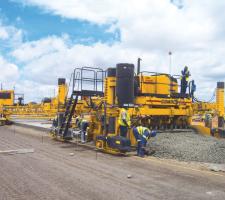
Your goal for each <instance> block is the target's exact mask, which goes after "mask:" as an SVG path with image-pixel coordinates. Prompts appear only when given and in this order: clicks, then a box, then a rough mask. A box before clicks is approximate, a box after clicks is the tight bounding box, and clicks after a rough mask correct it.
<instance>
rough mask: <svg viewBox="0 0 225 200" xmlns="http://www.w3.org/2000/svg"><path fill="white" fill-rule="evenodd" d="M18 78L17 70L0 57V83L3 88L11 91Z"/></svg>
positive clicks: (13, 65)
mask: <svg viewBox="0 0 225 200" xmlns="http://www.w3.org/2000/svg"><path fill="white" fill-rule="evenodd" d="M18 78H19V68H18V67H17V66H16V65H15V64H13V63H10V62H8V61H7V60H5V59H4V58H3V57H2V56H0V82H1V83H2V84H3V86H4V88H6V89H12V88H13V87H14V85H15V84H16V82H17V80H18Z"/></svg>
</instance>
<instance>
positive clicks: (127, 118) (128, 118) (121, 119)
mask: <svg viewBox="0 0 225 200" xmlns="http://www.w3.org/2000/svg"><path fill="white" fill-rule="evenodd" d="M124 113H125V115H126V119H125V120H126V122H127V124H128V126H130V115H129V113H128V112H127V110H126V109H124V108H122V109H121V110H120V115H119V119H118V123H119V125H120V126H126V124H125V123H124V122H123V116H122V115H123V114H124Z"/></svg>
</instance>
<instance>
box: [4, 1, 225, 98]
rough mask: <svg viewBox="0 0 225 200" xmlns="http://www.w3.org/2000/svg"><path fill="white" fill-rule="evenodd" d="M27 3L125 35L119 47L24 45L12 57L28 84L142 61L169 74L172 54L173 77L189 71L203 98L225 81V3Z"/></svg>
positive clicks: (57, 40) (54, 40)
mask: <svg viewBox="0 0 225 200" xmlns="http://www.w3.org/2000/svg"><path fill="white" fill-rule="evenodd" d="M22 2H23V3H24V4H25V5H34V6H39V7H40V8H41V9H43V10H44V11H45V12H48V13H51V14H54V15H59V16H61V17H63V18H71V19H80V20H87V21H89V22H91V23H97V24H105V23H108V24H112V26H111V28H109V29H108V30H107V31H111V32H113V31H115V30H117V29H119V30H120V33H121V38H120V41H119V42H117V43H115V44H113V45H107V44H101V43H96V44H93V45H91V46H85V45H74V44H71V43H70V41H69V38H68V37H55V36H51V37H47V38H43V39H41V40H37V41H33V42H26V43H23V44H22V45H20V46H19V47H17V48H16V49H15V50H14V51H13V52H12V55H13V56H14V57H15V58H16V59H17V61H19V62H22V63H24V68H23V71H22V73H23V75H24V77H25V78H26V79H27V80H29V81H33V82H36V83H39V84H46V85H53V84H55V83H56V78H57V77H61V76H67V77H68V76H69V74H70V73H71V72H72V70H73V68H74V67H76V66H82V65H88V66H100V67H101V66H106V67H108V66H110V67H111V66H115V64H116V63H118V62H130V63H136V59H137V57H139V56H140V57H142V60H143V61H142V66H143V69H145V70H149V71H159V72H169V69H168V68H169V67H168V65H169V58H168V51H170V50H171V51H172V52H173V58H172V61H173V62H172V63H173V73H176V74H177V73H180V71H181V68H183V67H184V65H188V66H189V67H190V69H191V73H192V77H193V78H194V79H195V80H196V82H197V88H198V94H199V96H200V97H207V96H210V95H211V94H209V93H210V91H211V92H212V91H213V89H214V86H216V81H218V80H220V81H224V80H225V75H223V74H224V65H225V61H224V59H223V57H224V54H225V49H224V48H223V46H224V44H225V37H224V31H225V29H224V22H225V14H224V12H223V10H222V9H223V8H224V4H225V3H224V1H222V0H221V1H216V2H215V1H213V0H204V1H203V0H200V1H194V0H188V1H187V0H185V1H184V7H183V9H178V8H177V7H176V6H174V5H173V4H171V3H170V1H169V0H151V1H150V0H142V1H139V0H123V1H119V0H115V1H112V0H96V1H90V0H83V1H79V0H64V1H61V0H58V1H56V0H55V1H46V0H24V1H22ZM0 34H1V32H0ZM207 87H209V89H207V92H204V91H206V88H207Z"/></svg>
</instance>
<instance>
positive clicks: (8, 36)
mask: <svg viewBox="0 0 225 200" xmlns="http://www.w3.org/2000/svg"><path fill="white" fill-rule="evenodd" d="M22 40H23V31H22V30H21V29H17V28H16V27H14V26H10V25H5V24H3V23H2V22H1V19H0V42H1V45H0V48H2V47H8V48H9V47H10V48H12V47H16V46H17V45H20V44H21V43H22Z"/></svg>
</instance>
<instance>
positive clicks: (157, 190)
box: [0, 125, 225, 200]
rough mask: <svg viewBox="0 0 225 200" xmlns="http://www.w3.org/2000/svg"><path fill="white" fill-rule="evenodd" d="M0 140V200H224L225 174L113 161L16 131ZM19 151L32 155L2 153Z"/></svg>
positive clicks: (4, 132)
mask: <svg viewBox="0 0 225 200" xmlns="http://www.w3.org/2000/svg"><path fill="white" fill-rule="evenodd" d="M0 137H1V139H0V200H9V199H18V200H31V199H32V200H37V199H38V200H39V199H49V200H50V199H54V200H56V199H58V200H63V199H65V200H70V199H71V200H72V199H73V200H74V199H79V200H82V199H85V200H86V199H96V200H100V199H104V200H105V199H107V200H110V199H113V200H117V199H130V200H131V199H135V200H137V199H146V200H147V199H148V200H149V199H153V200H154V199H160V200H161V199H169V200H170V199H174V200H177V199H179V200H180V199H204V200H207V199H210V200H212V199H215V200H224V199H225V187H224V186H225V173H223V172H214V171H210V170H208V169H207V168H206V167H205V166H204V165H203V164H198V163H188V162H179V161H175V160H172V159H171V160H168V159H163V158H155V157H152V156H149V157H146V158H143V159H142V158H139V157H136V156H134V155H130V156H112V155H109V154H104V153H100V152H96V151H94V150H93V149H90V148H86V147H84V146H80V145H77V144H74V143H62V142H59V141H55V140H53V139H51V138H50V137H49V136H48V135H47V133H46V132H45V131H39V130H33V129H28V128H24V127H18V126H15V125H12V126H8V127H7V126H5V127H0ZM19 149H33V150H34V152H33V153H32V151H31V152H29V151H27V153H26V151H24V152H23V153H16V151H15V152H14V153H11V154H9V153H7V151H6V150H19Z"/></svg>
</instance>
